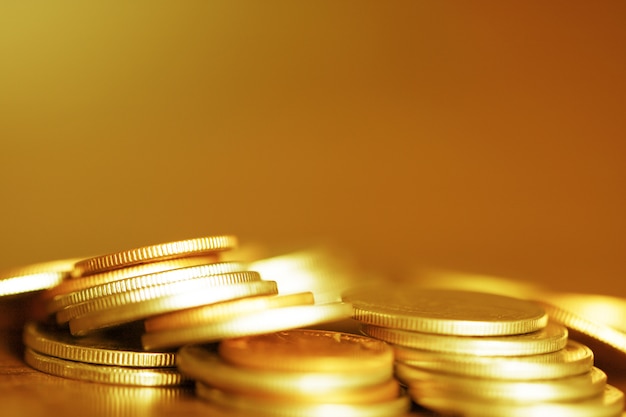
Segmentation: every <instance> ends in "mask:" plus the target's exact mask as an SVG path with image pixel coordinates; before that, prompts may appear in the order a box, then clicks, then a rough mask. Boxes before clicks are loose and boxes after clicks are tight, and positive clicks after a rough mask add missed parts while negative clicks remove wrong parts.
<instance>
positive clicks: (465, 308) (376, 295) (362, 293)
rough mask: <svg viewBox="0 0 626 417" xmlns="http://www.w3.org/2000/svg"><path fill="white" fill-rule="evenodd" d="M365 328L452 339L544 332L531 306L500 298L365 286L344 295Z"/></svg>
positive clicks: (539, 311) (541, 316)
mask: <svg viewBox="0 0 626 417" xmlns="http://www.w3.org/2000/svg"><path fill="white" fill-rule="evenodd" d="M342 298H343V299H344V301H347V302H350V303H352V305H353V306H354V314H353V318H354V319H356V320H358V321H360V322H363V323H367V324H371V325H375V326H380V327H391V328H397V329H403V330H411V331H416V332H423V333H436V334H446V335H455V336H505V335H513V334H515V335H517V334H521V333H530V332H533V331H537V330H540V329H542V328H544V327H545V326H546V324H547V322H548V316H547V314H546V312H545V311H544V310H543V308H541V307H540V306H539V305H537V304H536V303H533V302H530V301H527V300H522V299H517V298H513V297H508V296H504V295H499V294H489V293H480V292H474V291H461V290H451V289H440V288H439V289H438V288H424V287H421V286H416V285H396V286H392V285H387V284H382V283H381V284H378V285H368V286H361V287H357V288H353V289H351V290H348V291H346V292H344V293H343V295H342Z"/></svg>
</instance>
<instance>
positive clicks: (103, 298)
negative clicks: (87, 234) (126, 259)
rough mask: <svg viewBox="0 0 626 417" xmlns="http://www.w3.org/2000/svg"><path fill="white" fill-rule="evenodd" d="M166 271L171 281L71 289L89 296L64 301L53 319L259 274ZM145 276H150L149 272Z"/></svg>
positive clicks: (255, 277) (248, 279) (66, 318)
mask: <svg viewBox="0 0 626 417" xmlns="http://www.w3.org/2000/svg"><path fill="white" fill-rule="evenodd" d="M192 268H194V269H193V270H192V272H194V271H195V272H197V270H196V269H195V268H198V267H192ZM161 274H162V273H160V274H159V276H160V275H161ZM168 275H169V277H170V278H169V279H170V280H172V281H170V282H165V283H163V284H160V285H151V286H147V287H140V288H136V289H132V290H124V291H117V289H116V287H115V285H113V286H112V287H110V286H109V285H108V284H103V285H100V286H98V287H94V288H95V289H94V290H92V289H90V288H88V289H87V290H83V291H86V293H84V294H83V293H72V294H79V295H82V297H87V298H89V299H88V300H86V301H84V302H79V303H76V304H71V305H68V306H67V307H65V308H63V309H61V310H59V311H58V312H57V314H56V320H57V323H59V324H63V323H67V322H68V321H70V320H71V319H73V318H75V317H78V316H82V315H85V314H88V313H92V312H95V311H98V310H105V309H109V308H114V307H120V306H123V305H127V304H132V303H136V302H138V301H146V300H149V299H153V298H158V297H165V296H168V295H172V294H176V293H179V292H182V291H188V290H192V289H198V290H202V289H203V288H214V287H220V286H225V285H232V284H241V283H249V282H256V281H260V280H261V276H260V275H259V274H258V273H256V272H252V271H242V272H237V273H228V274H218V275H206V274H200V275H196V276H195V277H194V275H193V274H190V275H189V274H187V273H185V272H182V273H180V272H179V270H174V271H172V273H170V274H168ZM148 277H152V275H150V276H148ZM139 278H142V277H139ZM177 278H182V279H180V280H178V281H176V280H175V279H177ZM128 279H132V278H128ZM124 281H125V280H124ZM113 284H115V283H113ZM107 291H112V293H110V294H107ZM96 293H102V295H100V296H96V295H94V294H96Z"/></svg>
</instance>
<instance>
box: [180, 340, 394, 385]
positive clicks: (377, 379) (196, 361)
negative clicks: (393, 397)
mask: <svg viewBox="0 0 626 417" xmlns="http://www.w3.org/2000/svg"><path fill="white" fill-rule="evenodd" d="M177 365H178V369H179V371H180V372H181V373H182V374H183V375H186V376H188V377H189V378H191V379H194V380H196V381H202V382H204V383H207V384H209V385H212V386H215V387H219V388H222V389H227V390H230V391H238V392H257V393H258V394H262V395H277V396H278V395H284V396H291V395H293V396H297V397H307V396H325V395H332V394H333V393H334V392H344V391H348V390H358V389H362V388H367V387H371V386H377V385H380V384H384V383H385V382H387V381H389V380H390V379H393V367H387V368H384V369H383V368H381V369H376V370H374V371H361V370H359V371H353V372H298V371H289V372H283V371H268V370H259V369H251V368H245V367H240V366H236V365H232V364H229V363H227V362H225V361H224V360H223V359H221V358H220V357H219V355H218V354H216V353H214V352H211V351H210V350H209V349H208V348H206V347H203V346H201V345H185V346H183V347H182V348H181V349H180V350H179V351H178V357H177Z"/></svg>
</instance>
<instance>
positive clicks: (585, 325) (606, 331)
mask: <svg viewBox="0 0 626 417" xmlns="http://www.w3.org/2000/svg"><path fill="white" fill-rule="evenodd" d="M539 303H541V305H542V306H543V307H544V309H545V310H546V311H547V312H548V314H549V315H550V320H554V321H555V322H558V323H560V324H562V325H563V326H566V327H567V328H568V329H571V330H572V331H575V332H578V333H581V334H583V335H585V336H587V337H589V338H591V339H592V340H595V341H597V342H600V343H601V344H603V345H604V346H609V347H610V348H612V349H615V350H617V351H619V352H621V353H626V333H624V332H622V331H620V330H617V329H615V328H613V327H610V326H607V325H605V324H603V323H601V322H598V321H594V320H589V319H587V318H586V317H582V316H580V315H579V314H578V313H577V312H574V311H570V310H569V309H567V308H563V307H560V306H558V305H555V304H553V302H552V301H544V300H541V301H539Z"/></svg>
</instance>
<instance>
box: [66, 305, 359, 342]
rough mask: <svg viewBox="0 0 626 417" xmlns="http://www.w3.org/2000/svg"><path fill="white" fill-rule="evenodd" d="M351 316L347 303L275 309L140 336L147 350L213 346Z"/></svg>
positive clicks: (349, 306) (350, 308) (350, 307)
mask: <svg viewBox="0 0 626 417" xmlns="http://www.w3.org/2000/svg"><path fill="white" fill-rule="evenodd" d="M351 313H352V306H351V305H350V304H347V303H328V304H315V305H302V306H292V307H281V308H272V309H268V310H264V311H260V312H258V313H254V314H246V315H244V316H240V317H235V318H233V319H230V320H225V321H222V322H217V323H208V324H205V325H200V326H195V327H189V328H181V329H178V330H169V331H163V332H152V333H145V334H143V335H142V336H141V342H142V344H143V347H144V349H146V350H151V349H155V348H156V349H162V348H168V347H179V346H183V345H186V344H194V343H210V342H217V341H219V340H222V339H228V338H233V337H241V336H251V335H258V334H263V333H272V332H277V331H281V330H289V329H295V328H299V327H305V326H310V325H313V324H319V323H324V322H331V321H338V320H342V319H345V318H347V317H349V316H350V314H351ZM70 325H71V323H70Z"/></svg>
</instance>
